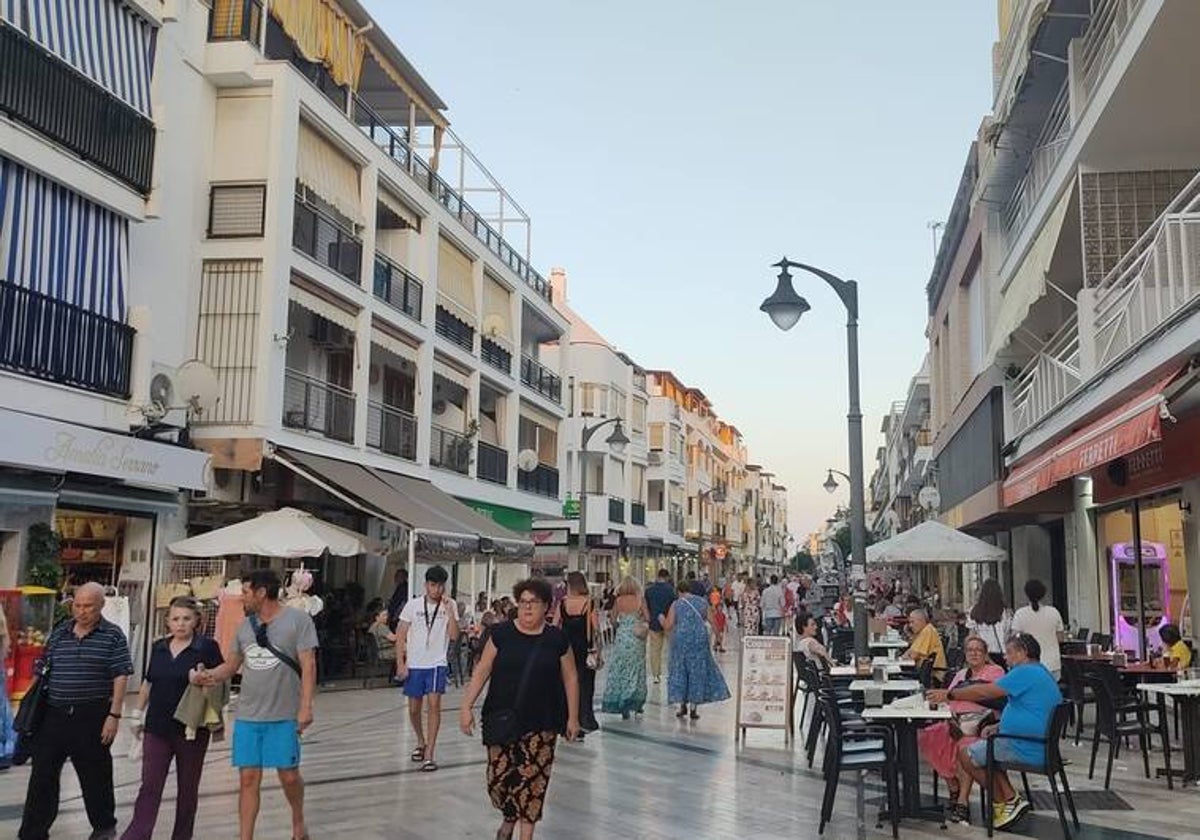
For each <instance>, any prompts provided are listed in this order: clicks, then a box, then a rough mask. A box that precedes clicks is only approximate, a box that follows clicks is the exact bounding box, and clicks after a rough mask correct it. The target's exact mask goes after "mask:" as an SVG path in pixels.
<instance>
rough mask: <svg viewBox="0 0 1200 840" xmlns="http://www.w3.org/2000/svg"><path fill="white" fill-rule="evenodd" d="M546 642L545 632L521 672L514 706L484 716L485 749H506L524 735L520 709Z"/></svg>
mask: <svg viewBox="0 0 1200 840" xmlns="http://www.w3.org/2000/svg"><path fill="white" fill-rule="evenodd" d="M545 640H546V631H545V630H543V631H542V635H541V636H539V637H538V640H537V643H536V644H534V646H533V650H532V651H530V653H529V658H528V659H527V660H525V668H524V669H523V670H522V671H521V681H520V682H519V683H518V684H517V694H516V696H515V697H514V698H513V704H512V706H510V707H509V708H507V709H494V710H492V711H491V712H488V713H487V714H485V715H484V716H483V722H482V725H481V726H480V734H481V735H483V745H484V746H485V747H505V746H508V745H509V744H513V743H516V742H517V741H518V740H520V738H521V735H523V734H524V733H523V732H522V731H521V719H520V715H519V709H520V708H521V702H522V701H523V700H524V699H525V689H527V688H528V687H529V677H530V675H531V674H532V673H533V666H534V663H535V662H537V657H538V654H539V653H540V652H541V650H542V643H543V642H545Z"/></svg>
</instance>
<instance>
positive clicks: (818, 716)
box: [804, 660, 865, 767]
mask: <svg viewBox="0 0 1200 840" xmlns="http://www.w3.org/2000/svg"><path fill="white" fill-rule="evenodd" d="M807 665H808V668H809V674H810V675H811V678H812V680H813V684H814V685H815V686H816V687H817V694H818V698H820V697H829V698H830V699H832V701H833V702H834V704H835V705H836V707H837V709H838V719H839V721H840V722H842V723H843V724H846V725H849V726H854V727H859V726H862V725H864V723H865V722H864V721H863V719H862V716H861V715H860V714H859V712H861V711H862V707H861V704H860V703H859V702H858V701H856V700H855V699H854V697H853V696H852V695H851V693H850V691H849V690H848V689H845V688H840V687H838V686H836V685H834V682H833V678H832V677H831V676H830V674H829V670H828V668H827V667H826V666H825V664H824V663H823V662H814V661H812V660H809V661H808V663H807ZM828 718H829V715H828V711H827V709H826V706H825V704H823V703H820V702H817V703H816V704H814V706H813V716H812V720H810V721H809V722H808V736H807V738H806V739H805V744H804V746H805V752H806V753H807V755H808V766H809V767H812V766H813V762H814V761H815V760H816V755H817V743H818V742H819V741H820V739H821V733H822V732H824V731H825V730H826V729H827V727H828V725H829V720H828Z"/></svg>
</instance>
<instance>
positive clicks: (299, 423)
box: [283, 370, 355, 443]
mask: <svg viewBox="0 0 1200 840" xmlns="http://www.w3.org/2000/svg"><path fill="white" fill-rule="evenodd" d="M354 402H355V397H354V392H353V391H351V390H349V389H348V388H342V387H340V386H338V385H334V384H332V383H330V382H325V381H323V380H321V379H317V378H316V377H313V376H309V375H308V374H306V373H301V372H300V371H297V370H285V371H284V373H283V425H284V426H286V427H287V428H289V429H302V430H304V431H306V432H318V433H319V434H322V435H324V436H325V437H327V438H331V439H333V440H340V441H343V442H345V443H353V442H354Z"/></svg>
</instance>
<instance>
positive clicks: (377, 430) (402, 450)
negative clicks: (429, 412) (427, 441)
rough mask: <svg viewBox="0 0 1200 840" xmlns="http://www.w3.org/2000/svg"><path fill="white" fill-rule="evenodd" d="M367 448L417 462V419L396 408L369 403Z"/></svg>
mask: <svg viewBox="0 0 1200 840" xmlns="http://www.w3.org/2000/svg"><path fill="white" fill-rule="evenodd" d="M367 446H369V447H370V448H371V449H378V450H379V451H380V452H383V453H384V454H385V455H395V456H397V457H398V458H404V459H405V460H407V461H415V460H417V418H416V417H414V416H413V415H412V414H411V413H409V412H407V411H405V410H404V409H401V408H396V407H395V406H390V405H384V404H383V403H378V402H374V401H372V402H370V403H368V404H367Z"/></svg>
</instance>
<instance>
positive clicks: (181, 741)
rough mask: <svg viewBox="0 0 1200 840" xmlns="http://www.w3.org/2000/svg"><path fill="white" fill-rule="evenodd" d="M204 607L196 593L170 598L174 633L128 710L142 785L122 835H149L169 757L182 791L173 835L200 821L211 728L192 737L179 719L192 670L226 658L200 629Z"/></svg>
mask: <svg viewBox="0 0 1200 840" xmlns="http://www.w3.org/2000/svg"><path fill="white" fill-rule="evenodd" d="M199 624H200V607H199V605H198V604H197V603H196V601H195V600H194V599H192V598H188V597H181V598H175V599H174V600H172V601H171V608H170V611H169V612H168V613H167V627H168V628H169V630H170V633H169V634H168V635H167V636H165V637H163V638H161V639H159V640H158V641H157V642H155V643H154V645H153V647H152V648H151V649H150V665H149V667H147V668H146V675H145V678H144V680H143V682H142V688H141V692H140V693H139V694H138V708H137V710H136V711H135V712H133V713H132V714H131V715H130V718H131V720H132V721H133V726H134V732H135V733H137V732H138V731H139V730H140V731H141V735H142V788H141V790H140V791H139V792H138V797H137V804H136V805H134V809H133V821H132V822H131V823H130V824H129V828H127V829H125V833H124V834H122V835H121V840H150V838H151V835H153V834H154V823H155V822H156V821H157V819H158V808H159V806H160V805H161V804H162V794H163V787H164V785H165V784H166V781H167V773H168V772H169V771H170V769H171V760H172V759H174V760H175V773H176V776H177V779H178V784H179V793H178V798H177V801H176V805H175V828H174V830H173V831H172V832H171V840H191V837H192V828H193V825H194V824H195V822H196V807H197V804H198V797H199V791H200V773H201V771H202V770H203V769H204V754H205V752H206V751H207V750H208V730H207V729H200V730H198V731H197V732H196V733H195V738H194V739H192V740H188V738H187V737H186V734H185V732H184V727H183V724H181V723H179V722H178V721H176V720H175V707H176V706H178V705H179V701H180V699H181V698H182V697H183V694H184V692H185V691H187V687H188V674H189V673H190V672H191V670H192V669H193V668H195V667H196V666H197V665H203V666H204V667H205V668H215V667H216V666H218V665H220V664H221V663H222V662H223V661H224V660H223V658H222V657H221V649H220V648H219V647H217V643H216V642H214V641H213V640H212V639H209V638H207V637H205V636H201V635H199V634H198V633H197V630H198V628H199Z"/></svg>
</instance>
